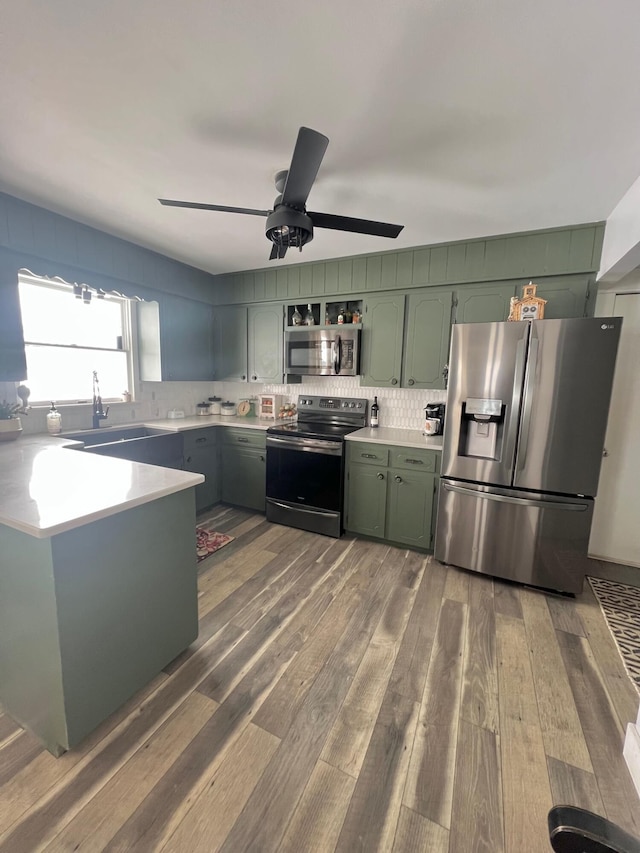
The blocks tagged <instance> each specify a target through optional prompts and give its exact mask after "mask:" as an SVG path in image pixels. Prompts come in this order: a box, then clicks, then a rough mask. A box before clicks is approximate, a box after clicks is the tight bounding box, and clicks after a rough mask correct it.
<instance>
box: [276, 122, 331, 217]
mask: <svg viewBox="0 0 640 853" xmlns="http://www.w3.org/2000/svg"><path fill="white" fill-rule="evenodd" d="M328 144H329V139H328V138H327V137H326V136H323V134H322V133H318V131H317V130H311V128H309V127H301V128H300V130H299V131H298V138H297V140H296V145H295V148H294V149H293V156H292V157H291V165H290V166H289V174H288V175H287V182H286V184H285V185H284V189H283V191H282V204H287V205H289V207H295V208H297V209H298V210H304V206H305V204H306V203H307V198H308V196H309V193H310V192H311V187H312V186H313V182H314V181H315V179H316V175H317V174H318V169H319V168H320V164H321V163H322V158H323V157H324V152H325V151H326V150H327V145H328Z"/></svg>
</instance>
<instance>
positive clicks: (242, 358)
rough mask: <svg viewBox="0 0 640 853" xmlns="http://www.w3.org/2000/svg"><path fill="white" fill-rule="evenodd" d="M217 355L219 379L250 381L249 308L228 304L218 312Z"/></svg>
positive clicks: (215, 330) (215, 320)
mask: <svg viewBox="0 0 640 853" xmlns="http://www.w3.org/2000/svg"><path fill="white" fill-rule="evenodd" d="M213 353H214V366H215V378H216V379H217V380H227V381H229V382H246V381H247V375H248V364H247V308H246V306H244V305H227V306H224V307H222V308H215V309H214V311H213Z"/></svg>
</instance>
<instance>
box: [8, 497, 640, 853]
mask: <svg viewBox="0 0 640 853" xmlns="http://www.w3.org/2000/svg"><path fill="white" fill-rule="evenodd" d="M198 520H199V523H204V524H206V525H207V526H209V527H210V529H215V530H220V531H223V532H228V533H231V534H232V535H234V536H235V537H236V538H235V541H233V542H232V543H231V544H229V545H228V546H226V547H225V548H223V549H222V550H221V551H219V552H217V553H216V554H213V555H211V556H210V557H208V558H207V559H206V560H205V561H204V562H203V563H201V564H200V587H199V590H200V597H199V604H200V636H199V637H198V640H197V641H196V642H195V643H194V644H193V645H192V646H191V647H190V648H189V649H188V650H187V651H186V652H184V653H183V654H182V655H180V657H179V658H178V659H176V660H175V661H173V662H172V663H171V664H170V665H168V666H167V667H166V669H165V671H164V672H162V673H160V674H159V675H158V677H157V678H156V679H155V680H154V681H153V682H152V683H151V684H149V685H148V686H147V687H146V688H145V689H144V690H143V691H142V692H141V693H140V694H138V695H136V696H135V697H133V699H132V700H131V701H130V702H129V703H128V704H127V705H126V706H125V707H123V708H122V709H120V711H118V712H117V713H116V714H114V715H113V716H112V717H111V718H109V720H108V721H106V722H105V723H104V724H103V725H102V726H101V727H100V728H99V729H98V730H97V731H96V732H94V733H93V734H92V735H91V736H90V737H89V738H88V739H87V740H86V742H84V743H83V744H82V745H81V746H80V747H79V748H77V749H75V750H72V751H71V752H69V753H66V754H65V755H63V756H61V757H60V758H58V759H55V758H53V757H52V756H51V755H49V753H47V752H46V751H44V750H43V749H42V748H41V747H40V746H39V745H38V743H37V742H36V741H35V739H34V738H33V737H32V736H31V735H30V734H29V733H28V732H25V731H22V730H21V729H20V728H19V727H18V726H17V725H15V723H13V721H12V720H11V719H10V718H8V717H7V716H3V715H2V714H0V853H34V851H40V850H46V851H78V850H79V851H91V852H92V853H93V851H143V853H146V851H165V853H169V851H171V853H196V851H203V853H204V851H206V853H213V851H217V850H221V851H225V853H242V851H256V853H266V851H276V850H277V851H291V853H294V851H295V853H306V851H318V853H330V851H334V850H336V851H345V853H346V851H349V853H351V851H359V850H361V851H367V853H369V851H390V853H402V852H403V851H428V852H429V853H444V851H448V853H469V851H487V853H500V851H504V853H523V851H526V853H536V851H541V853H542V851H545V853H546V851H549V850H550V846H549V843H548V840H547V829H546V815H547V812H548V810H549V808H550V807H551V806H552V805H553V804H557V803H571V804H574V805H578V806H582V807H584V808H588V809H591V810H593V811H596V812H598V813H600V814H602V815H605V816H607V817H609V818H610V819H612V820H614V821H615V822H616V823H618V824H619V825H620V826H622V827H623V828H624V829H626V830H627V831H629V832H631V833H635V834H637V835H639V836H640V803H639V801H638V798H637V795H636V792H635V789H634V787H633V784H632V782H631V779H630V777H629V774H628V771H627V767H626V764H625V763H624V760H623V757H622V745H623V740H624V730H625V726H626V724H627V722H629V721H633V720H635V718H636V715H637V711H638V704H639V697H638V694H637V693H636V691H635V689H634V687H633V685H632V683H631V681H630V680H629V678H628V677H627V675H626V673H625V671H624V668H623V666H622V662H621V661H620V658H619V656H618V653H617V650H616V647H615V645H614V643H613V640H612V638H611V636H610V634H609V631H608V629H607V626H606V623H605V622H604V619H603V617H602V614H601V612H600V609H599V606H598V605H597V603H596V601H595V599H594V597H593V595H592V593H591V590H590V587H589V586H588V584H585V589H584V592H583V593H582V595H580V596H579V597H578V598H576V599H575V600H570V599H565V598H561V597H556V596H551V595H546V594H544V593H542V592H538V591H534V590H531V589H525V588H522V587H518V586H515V585H511V584H507V583H502V582H500V581H497V580H492V579H490V578H486V577H481V576H478V575H473V574H470V573H465V572H461V571H458V570H456V569H452V568H446V567H444V566H441V565H440V564H438V563H437V562H435V561H433V560H432V559H431V558H430V557H426V556H424V555H421V554H418V553H416V552H412V551H405V550H401V549H398V548H392V547H387V546H385V545H382V544H379V543H374V542H369V541H364V540H360V539H357V538H355V537H351V536H345V537H343V538H342V539H340V540H333V539H329V538H326V537H322V536H315V535H313V534H310V533H304V532H301V531H297V530H291V529H289V528H286V527H281V526H278V525H272V524H269V523H267V522H266V521H265V520H264V517H263V516H261V515H258V514H252V513H248V512H244V511H241V510H237V509H232V508H230V507H224V506H221V507H217V508H215V509H214V510H212V511H211V512H209V513H208V514H206V515H205V516H200V517H199V519H198ZM593 568H594V574H601V575H602V576H606V577H614V576H616V567H615V566H611V565H606V564H601V563H598V562H594V563H593ZM630 571H631V570H629V569H623V568H620V573H621V574H622V575H624V579H625V580H626V582H630V581H631V582H634V580H635V581H636V583H637V585H638V586H640V570H639V571H638V572H637V574H635V573H633V572H632V576H630V574H629V573H630ZM636 578H637V580H636ZM620 579H623V578H622V577H621V578H620Z"/></svg>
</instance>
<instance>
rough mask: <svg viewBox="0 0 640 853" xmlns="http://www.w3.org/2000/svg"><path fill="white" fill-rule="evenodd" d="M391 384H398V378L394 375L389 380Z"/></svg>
mask: <svg viewBox="0 0 640 853" xmlns="http://www.w3.org/2000/svg"><path fill="white" fill-rule="evenodd" d="M391 384H392V385H397V384H398V380H397V379H396V378H395V376H394V377H393V379H392V380H391Z"/></svg>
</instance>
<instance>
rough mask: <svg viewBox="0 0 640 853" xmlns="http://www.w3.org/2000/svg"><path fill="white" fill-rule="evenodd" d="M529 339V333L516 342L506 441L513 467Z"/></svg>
mask: <svg viewBox="0 0 640 853" xmlns="http://www.w3.org/2000/svg"><path fill="white" fill-rule="evenodd" d="M527 333H530V329H527ZM527 339H528V334H527V335H525V336H524V337H523V338H520V340H519V341H518V343H517V344H516V363H515V368H514V373H513V394H512V397H511V411H510V413H509V425H508V427H507V441H506V443H505V453H504V458H505V459H506V460H508V465H509V468H511V466H512V465H514V463H515V454H516V440H517V437H518V420H519V418H520V401H521V398H522V385H523V380H524V368H525V357H526V352H527Z"/></svg>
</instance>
